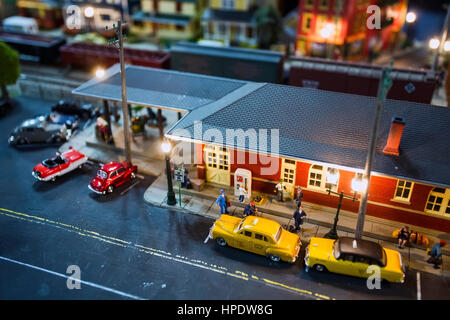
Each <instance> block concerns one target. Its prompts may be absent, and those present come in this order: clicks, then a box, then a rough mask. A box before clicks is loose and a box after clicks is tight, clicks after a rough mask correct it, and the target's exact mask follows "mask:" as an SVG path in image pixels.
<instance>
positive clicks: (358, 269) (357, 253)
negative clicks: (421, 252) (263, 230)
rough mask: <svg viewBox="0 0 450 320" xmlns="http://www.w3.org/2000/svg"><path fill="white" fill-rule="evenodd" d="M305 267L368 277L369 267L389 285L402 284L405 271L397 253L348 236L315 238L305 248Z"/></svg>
mask: <svg viewBox="0 0 450 320" xmlns="http://www.w3.org/2000/svg"><path fill="white" fill-rule="evenodd" d="M305 251H306V255H305V268H306V271H308V270H309V269H310V268H313V269H314V270H317V271H319V272H322V271H329V272H334V273H340V274H346V275H350V276H355V277H360V278H368V277H369V276H370V275H371V274H372V271H371V269H369V266H376V267H378V268H379V270H380V278H381V279H384V280H387V281H389V282H404V280H405V270H404V267H403V263H402V256H401V255H400V253H399V252H398V251H395V250H391V249H387V248H383V247H382V246H381V245H380V244H378V243H376V242H373V241H369V240H364V239H354V238H350V237H341V238H339V239H338V240H331V239H324V238H314V237H312V238H311V240H310V243H309V245H308V246H307V247H306V249H305Z"/></svg>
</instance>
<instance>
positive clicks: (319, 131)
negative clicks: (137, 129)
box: [168, 84, 450, 186]
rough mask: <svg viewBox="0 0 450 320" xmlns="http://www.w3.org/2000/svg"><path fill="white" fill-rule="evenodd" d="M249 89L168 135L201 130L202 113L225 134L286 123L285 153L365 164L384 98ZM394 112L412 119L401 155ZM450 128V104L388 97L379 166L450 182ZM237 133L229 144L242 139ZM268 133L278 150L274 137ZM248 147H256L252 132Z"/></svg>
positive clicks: (433, 181)
mask: <svg viewBox="0 0 450 320" xmlns="http://www.w3.org/2000/svg"><path fill="white" fill-rule="evenodd" d="M250 85H251V84H247V85H246V86H245V87H242V88H241V90H244V89H245V88H246V87H248V86H250ZM246 92H248V93H247V94H246V95H245V96H244V95H241V96H239V97H235V99H232V100H233V101H231V102H230V101H229V102H227V103H223V101H221V100H219V101H217V102H215V103H212V104H210V105H208V106H207V107H202V108H199V109H197V110H195V111H194V112H192V113H191V114H188V115H186V116H185V117H184V118H183V119H182V120H181V121H180V122H179V123H177V124H176V125H175V126H174V127H173V128H171V130H170V131H169V132H168V135H172V133H173V132H174V130H175V129H180V128H183V129H187V130H188V131H189V132H190V133H191V134H192V135H193V125H194V120H202V131H203V132H205V131H206V130H208V129H210V128H217V129H219V130H220V131H221V132H222V134H223V136H224V137H226V132H225V130H226V129H242V130H244V131H246V130H248V129H255V130H258V129H260V128H263V129H279V135H280V145H279V152H278V154H279V155H281V156H285V157H291V158H296V159H303V160H309V161H315V162H319V163H324V164H331V165H336V166H341V167H344V168H349V169H358V170H363V169H364V167H365V162H366V156H367V149H368V145H369V134H370V132H371V129H372V124H373V121H374V118H375V109H376V98H373V97H366V96H359V95H351V94H343V93H337V92H329V91H322V90H317V89H311V88H301V87H290V86H282V85H275V84H264V85H262V86H261V85H260V86H259V87H257V88H256V87H255V88H252V89H249V90H247V91H246ZM233 94H236V92H234V93H233ZM244 94H245V93H244ZM225 98H227V97H225ZM225 98H224V99H225ZM228 98H229V97H228ZM217 106H218V107H217ZM211 110H217V111H215V112H214V113H211ZM394 116H396V117H403V118H404V119H405V121H406V125H405V128H404V131H403V136H402V140H401V143H400V156H398V157H396V156H388V155H385V154H383V153H382V149H383V148H384V146H385V145H386V141H387V137H388V134H389V129H390V126H391V120H392V118H393V117H394ZM449 128H450V109H449V108H446V107H438V106H430V105H425V104H418V103H414V102H408V101H397V100H387V101H386V102H385V104H384V106H383V112H382V115H381V119H380V127H379V134H378V140H377V145H376V153H375V159H374V164H373V168H372V170H373V171H375V172H377V173H381V174H387V175H391V176H396V177H400V178H407V179H411V180H415V181H423V182H427V183H431V184H435V185H443V186H450V170H449V165H450V148H449V142H450V130H449ZM175 135H176V133H175ZM211 140H213V138H211ZM224 140H225V139H224ZM236 140H237V139H235V141H234V144H232V145H228V146H229V147H242V146H238V145H237V141H236ZM267 140H269V141H268V148H267V150H268V151H270V150H271V146H270V137H268V139H267ZM205 142H214V141H205ZM244 147H245V148H246V149H247V148H248V147H249V144H248V139H246V141H245V146H244Z"/></svg>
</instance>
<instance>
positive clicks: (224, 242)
mask: <svg viewBox="0 0 450 320" xmlns="http://www.w3.org/2000/svg"><path fill="white" fill-rule="evenodd" d="M216 242H217V244H218V245H219V246H221V247H225V246H226V245H227V241H226V240H225V239H224V238H217V239H216Z"/></svg>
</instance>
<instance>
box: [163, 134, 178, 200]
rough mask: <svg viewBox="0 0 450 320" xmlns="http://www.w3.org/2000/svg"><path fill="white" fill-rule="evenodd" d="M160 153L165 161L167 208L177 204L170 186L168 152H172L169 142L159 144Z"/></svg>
mask: <svg viewBox="0 0 450 320" xmlns="http://www.w3.org/2000/svg"><path fill="white" fill-rule="evenodd" d="M161 148H162V151H163V152H164V156H165V159H166V175H167V204H168V205H169V206H173V205H176V204H177V200H176V199H175V192H173V185H172V170H171V168H170V158H169V154H170V150H172V145H171V144H170V142H169V141H167V140H166V141H163V143H162V144H161Z"/></svg>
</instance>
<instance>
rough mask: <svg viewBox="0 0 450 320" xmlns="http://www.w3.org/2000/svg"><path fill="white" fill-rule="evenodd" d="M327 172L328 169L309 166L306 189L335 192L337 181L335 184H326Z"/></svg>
mask: <svg viewBox="0 0 450 320" xmlns="http://www.w3.org/2000/svg"><path fill="white" fill-rule="evenodd" d="M327 171H328V167H325V166H319V165H313V166H311V169H309V179H308V187H311V188H315V189H322V190H328V189H330V190H332V191H336V190H337V186H338V183H339V180H337V181H336V183H335V184H331V183H328V182H327Z"/></svg>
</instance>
